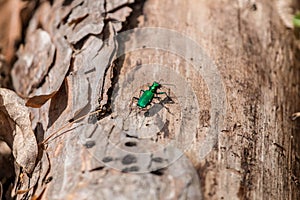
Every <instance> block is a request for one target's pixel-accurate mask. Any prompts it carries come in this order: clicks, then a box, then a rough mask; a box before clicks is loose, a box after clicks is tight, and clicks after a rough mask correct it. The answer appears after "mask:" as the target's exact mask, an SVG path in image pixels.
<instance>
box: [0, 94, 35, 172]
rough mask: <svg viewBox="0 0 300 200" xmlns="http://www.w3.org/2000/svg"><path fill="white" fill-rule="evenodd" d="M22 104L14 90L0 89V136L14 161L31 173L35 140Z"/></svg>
mask: <svg viewBox="0 0 300 200" xmlns="http://www.w3.org/2000/svg"><path fill="white" fill-rule="evenodd" d="M24 104H25V102H24V100H23V99H21V98H20V97H19V96H18V95H16V93H15V92H13V91H11V90H8V89H4V88H1V89H0V121H1V122H2V123H1V124H0V126H1V132H0V137H1V138H2V139H3V140H4V141H5V142H6V143H7V144H8V145H9V146H10V148H11V149H12V151H13V156H14V157H15V159H16V162H17V163H18V164H19V165H20V166H21V167H23V168H24V170H25V171H26V172H27V173H31V172H32V171H33V169H34V167H35V161H36V158H37V142H36V138H35V135H34V132H33V131H32V129H31V122H30V119H29V112H28V109H27V107H25V105H24ZM3 130H4V131H3Z"/></svg>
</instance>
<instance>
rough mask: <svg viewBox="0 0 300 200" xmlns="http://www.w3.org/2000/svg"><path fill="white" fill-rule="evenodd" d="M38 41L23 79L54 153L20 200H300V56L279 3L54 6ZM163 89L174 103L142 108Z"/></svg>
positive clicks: (47, 153) (38, 29) (20, 66)
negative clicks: (142, 98) (154, 89)
mask: <svg viewBox="0 0 300 200" xmlns="http://www.w3.org/2000/svg"><path fill="white" fill-rule="evenodd" d="M145 27H148V28H145ZM149 27H151V28H149ZM132 28H136V29H134V30H131V29H132ZM26 33H27V34H26V40H25V44H24V47H22V48H20V49H19V51H18V60H17V61H16V63H15V65H14V68H13V71H12V79H13V83H14V87H15V89H16V91H17V92H18V93H19V94H21V95H22V96H24V97H26V98H29V101H28V105H31V106H34V107H39V106H41V107H40V108H32V109H31V111H32V126H33V129H34V130H35V133H36V136H37V141H38V143H40V144H41V143H42V144H43V145H40V150H39V155H40V156H39V158H38V161H37V166H36V168H35V171H34V172H33V174H32V175H28V174H26V173H24V172H19V173H21V174H22V176H17V180H16V185H15V188H14V191H13V192H14V193H13V195H16V196H17V199H21V198H24V199H26V198H30V197H34V198H42V199H113V198H116V199H117V198H120V199H141V198H142V199H299V197H300V185H299V177H300V159H299V152H300V145H299V144H300V136H299V134H297V132H298V131H297V130H298V129H297V123H296V122H295V121H292V120H291V118H290V116H291V115H292V114H293V113H295V112H297V111H299V109H300V107H299V104H298V98H297V97H298V94H297V93H298V92H299V84H298V83H299V57H297V56H296V55H297V54H296V53H297V52H296V53H295V48H296V47H295V38H294V35H293V32H292V31H291V30H290V29H287V28H286V27H285V26H284V24H283V22H282V20H281V18H280V14H279V13H278V9H277V7H276V4H274V2H270V1H267V0H261V1H259V2H256V1H251V2H249V1H235V2H229V1H221V0H216V1H196V0H190V1H188V2H187V1H180V0H175V1H170V2H163V3H162V2H161V1H158V0H148V1H145V2H144V1H133V0H132V1H121V0H115V1H100V0H99V1H92V0H91V1H89V0H85V1H83V0H82V1H62V0H57V1H53V3H52V4H51V2H48V1H45V2H43V3H41V4H40V5H39V7H38V8H37V10H36V11H35V14H34V16H33V18H32V19H31V21H30V23H29V26H28V29H27V32H26ZM154 81H157V82H159V83H160V84H161V85H162V86H161V88H160V89H159V91H158V92H165V93H166V94H167V95H165V94H157V96H158V97H160V98H154V99H153V100H152V104H151V105H149V106H148V107H147V108H146V109H139V108H137V105H136V101H135V100H134V99H132V98H133V97H139V93H140V90H147V89H148V86H150V85H151V84H152V83H153V82H154ZM95 110H98V113H97V114H93V115H88V116H86V117H83V119H81V118H80V117H81V116H85V115H86V114H88V113H90V112H93V111H95ZM79 118H80V120H77V119H79ZM74 120H75V122H74V123H71V124H70V125H69V126H68V127H66V128H64V129H62V130H60V128H61V127H63V126H64V125H65V124H66V123H68V121H74ZM57 130H59V132H57V134H55V135H54V137H52V138H50V139H49V140H48V139H47V137H48V136H49V135H51V134H53V133H56V131H57ZM42 147H43V148H42ZM17 175H18V172H17ZM20 177H22V178H20ZM20 191H23V192H20ZM24 191H25V192H24Z"/></svg>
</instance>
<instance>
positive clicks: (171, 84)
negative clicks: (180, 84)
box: [161, 83, 176, 87]
mask: <svg viewBox="0 0 300 200" xmlns="http://www.w3.org/2000/svg"><path fill="white" fill-rule="evenodd" d="M161 85H172V86H174V87H176V85H175V84H171V83H161Z"/></svg>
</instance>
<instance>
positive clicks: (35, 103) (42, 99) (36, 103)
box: [25, 92, 56, 108]
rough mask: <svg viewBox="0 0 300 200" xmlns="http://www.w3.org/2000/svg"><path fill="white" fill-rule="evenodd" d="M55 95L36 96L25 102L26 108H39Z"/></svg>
mask: <svg viewBox="0 0 300 200" xmlns="http://www.w3.org/2000/svg"><path fill="white" fill-rule="evenodd" d="M55 94H56V93H55V92H54V93H52V94H46V95H38V96H33V97H31V98H29V99H28V100H27V102H26V104H25V105H26V106H28V107H32V108H40V107H41V106H42V105H44V103H46V102H47V101H48V100H49V99H51V98H52V97H53V96H54V95H55Z"/></svg>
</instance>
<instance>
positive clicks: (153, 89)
mask: <svg viewBox="0 0 300 200" xmlns="http://www.w3.org/2000/svg"><path fill="white" fill-rule="evenodd" d="M160 87H161V84H159V83H158V82H156V81H154V82H153V84H152V85H151V86H149V90H141V91H142V92H143V94H142V96H140V97H139V98H137V97H133V98H134V99H137V100H138V102H137V106H138V107H139V108H146V107H147V106H148V105H150V104H151V102H152V100H153V98H155V94H165V95H167V93H165V92H157V90H158V89H159V88H160ZM167 96H168V95H167Z"/></svg>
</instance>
